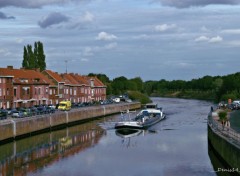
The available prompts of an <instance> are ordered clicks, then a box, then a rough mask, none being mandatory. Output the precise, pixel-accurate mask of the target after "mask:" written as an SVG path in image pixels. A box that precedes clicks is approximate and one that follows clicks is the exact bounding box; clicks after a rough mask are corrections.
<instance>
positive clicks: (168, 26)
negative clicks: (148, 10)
mask: <svg viewBox="0 0 240 176" xmlns="http://www.w3.org/2000/svg"><path fill="white" fill-rule="evenodd" d="M174 28H176V25H175V24H161V25H157V26H155V31H157V32H165V31H168V30H172V29H174Z"/></svg>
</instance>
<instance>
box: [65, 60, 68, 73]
mask: <svg viewBox="0 0 240 176" xmlns="http://www.w3.org/2000/svg"><path fill="white" fill-rule="evenodd" d="M65 63H66V73H67V63H68V61H67V60H65Z"/></svg>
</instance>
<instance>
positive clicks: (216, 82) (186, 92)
mask: <svg viewBox="0 0 240 176" xmlns="http://www.w3.org/2000/svg"><path fill="white" fill-rule="evenodd" d="M45 59H46V56H45V54H44V48H43V44H42V43H41V42H40V41H38V42H35V43H34V46H31V45H27V46H24V48H23V61H22V67H23V68H27V69H35V68H39V69H40V71H43V70H45V69H46V61H45ZM89 76H97V77H98V78H99V79H100V80H101V81H102V82H103V83H104V84H105V85H106V86H107V95H121V94H125V93H129V91H132V92H134V95H137V96H142V97H143V95H144V94H145V95H147V96H166V97H179V98H195V99H205V100H212V101H216V102H218V101H222V100H223V101H227V100H228V99H232V100H235V99H240V72H238V73H235V74H229V75H226V76H204V77H202V78H198V79H192V80H190V81H185V80H173V81H167V80H165V79H161V80H159V81H152V80H149V81H143V80H142V79H141V78H140V77H135V78H132V79H127V78H126V77H124V76H120V77H117V78H114V79H113V80H110V79H109V77H108V76H107V75H105V74H95V73H90V74H89Z"/></svg>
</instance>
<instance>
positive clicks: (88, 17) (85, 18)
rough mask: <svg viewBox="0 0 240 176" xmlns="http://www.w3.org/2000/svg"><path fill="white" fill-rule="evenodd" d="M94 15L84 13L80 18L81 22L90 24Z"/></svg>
mask: <svg viewBox="0 0 240 176" xmlns="http://www.w3.org/2000/svg"><path fill="white" fill-rule="evenodd" d="M94 18H95V17H94V15H93V14H92V13H90V12H88V11H87V12H85V14H84V15H83V17H82V20H83V21H84V22H92V21H93V20H94Z"/></svg>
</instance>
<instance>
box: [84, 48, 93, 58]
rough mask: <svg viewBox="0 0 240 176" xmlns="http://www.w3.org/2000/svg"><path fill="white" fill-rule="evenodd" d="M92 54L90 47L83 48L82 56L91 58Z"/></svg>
mask: <svg viewBox="0 0 240 176" xmlns="http://www.w3.org/2000/svg"><path fill="white" fill-rule="evenodd" d="M92 55H94V54H93V49H92V48H91V47H88V46H87V47H85V48H84V49H83V56H92Z"/></svg>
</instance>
